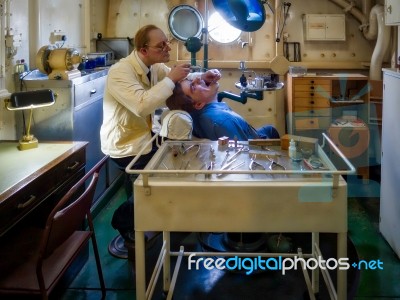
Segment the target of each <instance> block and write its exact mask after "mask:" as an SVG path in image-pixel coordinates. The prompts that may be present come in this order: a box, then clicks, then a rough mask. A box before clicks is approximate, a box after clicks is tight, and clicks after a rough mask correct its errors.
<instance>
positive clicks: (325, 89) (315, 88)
mask: <svg viewBox="0 0 400 300" xmlns="http://www.w3.org/2000/svg"><path fill="white" fill-rule="evenodd" d="M294 92H295V94H296V93H298V92H309V93H312V92H319V93H327V94H330V93H331V86H330V85H326V84H323V85H321V84H313V85H295V86H294Z"/></svg>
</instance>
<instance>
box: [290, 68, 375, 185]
mask: <svg viewBox="0 0 400 300" xmlns="http://www.w3.org/2000/svg"><path fill="white" fill-rule="evenodd" d="M287 81H288V84H287V97H286V98H287V106H286V108H287V128H288V132H289V133H290V134H294V135H301V136H307V137H313V138H318V139H321V133H322V132H328V133H329V134H330V135H331V138H332V140H333V141H334V142H335V144H336V145H337V146H338V147H339V148H340V149H341V150H342V151H343V152H346V153H348V155H350V154H352V155H351V156H352V157H348V158H351V162H352V163H353V164H354V165H355V166H356V167H357V168H358V173H359V174H362V175H364V176H366V177H368V168H367V167H368V165H369V151H368V147H369V145H368V144H369V130H368V118H369V81H368V77H366V76H364V75H361V74H327V75H317V74H307V75H306V76H303V77H295V76H292V75H290V74H289V75H288V78H287ZM366 141H367V143H366ZM332 155H333V156H334V154H332ZM332 159H333V160H334V161H335V157H332ZM338 161H339V159H338Z"/></svg>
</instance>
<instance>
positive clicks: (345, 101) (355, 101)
mask: <svg viewBox="0 0 400 300" xmlns="http://www.w3.org/2000/svg"><path fill="white" fill-rule="evenodd" d="M331 103H335V104H337V103H339V104H342V103H343V104H349V103H364V100H331Z"/></svg>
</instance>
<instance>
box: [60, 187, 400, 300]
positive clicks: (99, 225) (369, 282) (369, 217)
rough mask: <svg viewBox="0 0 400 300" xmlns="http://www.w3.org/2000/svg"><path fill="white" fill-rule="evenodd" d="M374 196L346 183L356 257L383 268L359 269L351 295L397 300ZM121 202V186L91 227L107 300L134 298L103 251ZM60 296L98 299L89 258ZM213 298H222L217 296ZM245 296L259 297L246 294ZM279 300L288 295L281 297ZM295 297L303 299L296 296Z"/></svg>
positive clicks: (118, 266) (123, 269)
mask: <svg viewBox="0 0 400 300" xmlns="http://www.w3.org/2000/svg"><path fill="white" fill-rule="evenodd" d="M357 194H358V195H357ZM354 195H355V196H357V197H355V196H354ZM377 195H379V184H377V182H375V181H372V180H371V181H370V183H369V184H367V185H365V184H364V185H359V183H358V182H349V197H350V198H349V237H350V239H351V240H352V242H353V244H354V245H355V247H356V250H357V253H358V256H359V258H360V259H364V260H366V261H369V260H377V259H379V260H381V261H382V262H383V270H362V271H361V272H360V281H359V285H358V290H357V293H356V297H355V298H354V299H356V300H364V299H400V285H399V283H398V282H399V279H400V260H399V258H398V257H397V256H396V255H395V254H394V252H393V251H392V250H391V248H390V247H389V246H388V244H387V243H386V241H385V240H384V239H383V238H382V236H381V235H380V233H379V230H378V220H379V198H378V197H376V196H377ZM366 196H370V197H366ZM122 201H124V193H123V189H119V190H118V192H117V193H116V194H115V195H114V196H113V197H112V199H111V201H110V202H109V203H108V204H107V205H106V206H105V207H104V208H103V209H102V211H101V212H100V213H99V214H98V215H97V216H96V218H95V227H96V234H97V239H98V243H99V247H100V252H101V253H100V255H101V261H102V266H103V273H104V277H105V282H106V287H107V299H119V300H121V299H130V300H134V299H136V297H135V287H134V284H135V277H134V273H133V271H132V267H131V264H130V263H129V261H128V260H123V259H118V258H114V257H113V256H111V255H110V254H109V253H108V250H107V246H108V243H109V242H110V241H111V240H112V238H114V236H115V235H116V234H117V232H116V231H115V230H114V229H112V228H111V226H110V220H111V216H112V213H113V212H114V210H115V208H116V207H117V206H118V205H119V203H121V202H122ZM60 298H61V299H78V300H79V299H99V298H100V292H99V283H98V279H97V273H96V269H95V265H94V262H93V261H92V260H91V259H90V260H89V262H88V263H86V265H85V266H84V268H83V269H82V270H81V272H80V273H79V275H78V276H77V277H76V278H75V280H74V281H73V282H72V283H71V284H70V286H69V287H68V289H67V290H66V291H65V292H63V294H62V296H59V295H58V296H57V299H60ZM216 299H222V298H221V297H217V298H216ZM224 299H225V298H224ZM226 299H229V297H228V298H226ZM231 299H233V298H231ZM248 299H260V298H254V297H251V296H249V298H248ZM265 299H267V298H265ZM280 299H288V298H287V297H285V296H282V298H280ZM290 299H292V298H290ZM298 299H303V298H302V297H300V295H299V298H298ZM175 300H180V299H175Z"/></svg>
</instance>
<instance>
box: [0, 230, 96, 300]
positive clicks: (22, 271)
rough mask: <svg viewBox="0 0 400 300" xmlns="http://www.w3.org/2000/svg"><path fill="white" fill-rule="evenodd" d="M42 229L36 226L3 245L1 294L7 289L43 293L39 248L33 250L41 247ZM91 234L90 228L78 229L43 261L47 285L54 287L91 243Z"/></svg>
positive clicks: (7, 290)
mask: <svg viewBox="0 0 400 300" xmlns="http://www.w3.org/2000/svg"><path fill="white" fill-rule="evenodd" d="M41 236H42V230H40V229H32V230H28V231H26V232H24V233H23V234H22V235H18V236H17V237H15V239H12V240H10V241H9V243H8V245H4V246H2V247H0V255H1V257H2V261H4V262H6V263H5V265H4V263H3V265H2V266H1V269H2V272H1V274H0V294H3V293H8V292H12V293H16V292H20V293H35V294H36V293H37V294H39V293H40V288H39V284H38V280H37V277H36V262H37V258H38V252H37V251H35V252H33V251H30V250H31V249H37V245H38V244H39V243H40V238H41ZM89 238H90V232H88V231H75V232H74V233H73V234H72V235H71V236H70V237H69V238H68V239H67V240H66V241H65V242H64V243H63V244H61V245H60V246H59V247H58V248H57V249H56V250H55V251H54V252H53V253H52V254H51V255H50V256H49V257H48V258H47V259H45V261H44V264H43V272H44V274H46V276H45V279H44V280H45V286H46V289H52V288H53V286H52V285H53V284H54V283H55V282H56V281H57V279H58V278H59V277H60V276H61V275H60V274H63V273H64V272H65V271H66V268H65V266H68V265H69V262H71V261H72V260H73V259H74V258H75V256H76V254H77V253H79V251H80V248H83V246H85V245H86V244H87V242H88V241H89Z"/></svg>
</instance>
